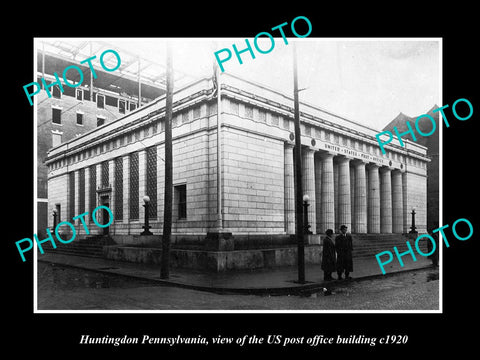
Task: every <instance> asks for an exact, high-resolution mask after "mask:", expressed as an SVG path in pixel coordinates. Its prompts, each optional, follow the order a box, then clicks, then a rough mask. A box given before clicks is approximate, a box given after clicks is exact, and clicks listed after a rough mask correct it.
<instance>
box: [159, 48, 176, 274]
mask: <svg viewBox="0 0 480 360" xmlns="http://www.w3.org/2000/svg"><path fill="white" fill-rule="evenodd" d="M166 47H167V94H166V104H165V192H164V194H165V198H164V211H163V238H162V265H161V271H160V278H162V279H168V278H169V277H170V269H169V267H170V266H169V262H170V241H171V235H172V203H173V201H172V200H173V194H172V191H173V183H172V181H173V156H172V98H173V69H172V53H171V45H170V43H168V42H167V45H166Z"/></svg>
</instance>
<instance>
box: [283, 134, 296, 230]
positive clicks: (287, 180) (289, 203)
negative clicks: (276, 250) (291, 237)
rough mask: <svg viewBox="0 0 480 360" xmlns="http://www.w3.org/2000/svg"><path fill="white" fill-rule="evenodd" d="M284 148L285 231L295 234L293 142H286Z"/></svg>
mask: <svg viewBox="0 0 480 360" xmlns="http://www.w3.org/2000/svg"><path fill="white" fill-rule="evenodd" d="M283 149H284V151H283V156H284V202H285V232H286V233H287V234H295V184H294V179H295V178H294V168H293V144H290V143H285V146H284V148H283Z"/></svg>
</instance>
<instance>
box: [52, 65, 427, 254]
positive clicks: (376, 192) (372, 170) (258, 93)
mask: <svg viewBox="0 0 480 360" xmlns="http://www.w3.org/2000/svg"><path fill="white" fill-rule="evenodd" d="M221 94H222V95H221V116H220V118H221V132H220V137H221V146H220V154H221V170H220V173H221V188H220V190H219V192H220V194H221V196H222V199H221V200H222V201H221V214H220V215H219V214H218V213H217V193H218V189H217V170H218V169H217V140H216V139H217V99H216V98H214V95H213V85H212V81H211V79H201V80H199V81H196V82H194V83H192V84H190V85H189V86H186V87H184V88H181V89H177V90H176V91H174V95H173V119H172V133H173V160H174V161H173V185H174V199H173V200H174V208H173V210H174V211H173V227H172V232H173V237H172V239H173V241H174V243H175V242H176V243H181V242H185V243H189V244H195V243H198V244H201V243H203V242H204V241H205V238H206V235H207V233H211V232H215V231H219V230H220V231H221V232H230V233H231V234H232V239H233V243H232V244H233V245H231V246H229V247H227V248H228V249H230V250H232V249H241V248H242V247H248V246H250V245H251V244H253V243H255V244H262V242H263V244H264V245H265V244H266V243H269V244H270V245H271V246H274V245H275V243H276V242H275V241H277V242H281V241H284V240H285V241H288V240H286V239H289V238H290V235H291V234H293V233H294V230H295V225H294V223H295V213H294V211H295V210H294V209H295V204H294V171H293V169H294V167H293V166H294V163H293V161H294V157H293V151H294V146H293V145H294V135H293V131H294V124H293V99H292V97H291V96H287V95H285V94H282V93H281V92H279V91H276V90H272V89H269V88H266V87H264V86H261V85H258V84H254V83H252V82H249V81H245V80H242V79H240V78H237V77H234V76H232V75H226V74H223V75H222V91H221ZM164 116H165V97H164V96H162V97H160V98H158V99H156V100H154V101H153V102H151V103H149V104H147V105H144V106H143V107H141V108H139V109H137V110H135V111H134V112H131V113H129V114H127V115H125V116H124V117H122V118H120V119H117V120H114V121H111V122H109V123H107V124H105V125H103V126H101V127H98V128H95V129H93V130H91V131H89V132H87V133H86V134H84V135H82V136H79V137H77V138H75V139H72V140H70V141H67V142H65V143H63V144H61V145H59V146H57V147H54V148H52V149H51V150H50V151H49V152H48V156H47V160H46V164H47V165H48V203H49V209H53V208H56V209H57V211H58V212H59V214H60V215H59V216H60V218H59V219H58V220H59V221H71V219H72V217H74V216H76V215H78V214H81V213H84V212H86V211H89V212H91V211H92V210H93V209H94V208H95V207H96V206H98V205H102V204H103V205H108V206H109V207H110V209H111V210H112V212H113V214H114V223H113V224H112V225H111V226H110V228H109V229H108V231H109V234H110V236H111V237H112V238H113V239H115V240H116V241H117V242H118V243H120V244H122V243H132V242H135V238H134V237H133V236H134V235H135V236H136V235H139V234H140V232H141V231H142V230H143V229H142V225H143V223H144V220H143V219H144V212H143V211H144V210H143V209H144V208H143V206H142V205H143V196H144V195H148V196H149V197H150V199H151V207H150V208H151V211H150V225H151V226H152V228H151V229H150V230H151V231H152V232H153V233H154V235H161V234H162V221H163V192H164V161H163V156H164V127H165V126H164ZM300 119H301V134H302V139H301V141H302V150H301V151H302V166H303V169H302V171H303V189H304V192H305V193H306V194H308V195H309V197H310V203H311V204H310V206H309V213H308V217H309V223H310V225H311V231H312V232H313V233H314V234H323V233H324V232H325V230H326V229H327V228H332V229H334V230H335V231H337V229H338V228H339V226H340V225H341V224H346V225H347V226H348V227H349V231H351V232H352V233H354V234H355V233H358V234H360V233H370V234H372V233H373V234H382V233H385V234H387V233H406V232H408V231H409V230H410V226H411V212H412V210H413V209H415V212H416V218H415V220H416V226H417V231H419V232H425V231H426V194H427V189H426V184H427V181H426V180H427V172H426V169H427V162H428V161H429V159H428V158H427V157H426V148H425V147H423V146H421V145H418V144H416V143H414V142H410V141H405V143H406V144H405V147H401V146H400V145H399V143H398V141H397V140H396V139H395V140H394V141H393V142H392V143H390V144H389V145H387V146H386V149H387V150H388V151H387V153H386V154H385V155H382V154H381V151H380V148H379V146H378V143H377V141H376V139H375V135H376V134H377V133H378V132H379V131H378V130H376V129H372V128H369V127H367V126H364V125H361V124H358V123H356V122H353V121H350V120H348V119H345V118H342V117H341V116H338V115H335V114H332V113H330V112H328V111H326V110H324V109H321V108H319V107H316V106H315V105H310V104H305V103H300ZM91 221H92V220H91V218H88V219H87V224H89V222H91ZM75 225H76V226H77V227H78V228H77V229H78V233H84V231H83V226H82V224H81V223H80V220H76V223H75ZM52 226H53V218H52V217H50V218H49V227H50V228H51V227H52ZM90 229H91V230H92V232H101V231H103V230H102V229H98V228H95V227H94V226H91V227H90ZM281 239H284V240H281ZM246 243H249V244H250V245H248V246H247V245H245V244H246ZM242 244H243V245H242ZM250 247H251V246H250ZM216 250H225V249H223V248H222V247H221V246H220V245H219V248H217V249H216Z"/></svg>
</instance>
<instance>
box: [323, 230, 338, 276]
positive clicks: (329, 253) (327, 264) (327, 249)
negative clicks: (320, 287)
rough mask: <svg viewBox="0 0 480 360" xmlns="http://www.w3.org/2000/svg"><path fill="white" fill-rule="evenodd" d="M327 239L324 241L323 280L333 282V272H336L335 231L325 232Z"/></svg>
mask: <svg viewBox="0 0 480 360" xmlns="http://www.w3.org/2000/svg"><path fill="white" fill-rule="evenodd" d="M325 235H326V236H325V238H324V239H323V250H322V270H323V280H325V281H331V280H333V278H332V272H334V271H335V269H336V267H335V263H336V261H335V258H336V255H335V245H334V244H333V239H332V235H333V230H332V229H328V230H327V231H325Z"/></svg>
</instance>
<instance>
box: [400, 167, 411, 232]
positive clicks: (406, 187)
mask: <svg viewBox="0 0 480 360" xmlns="http://www.w3.org/2000/svg"><path fill="white" fill-rule="evenodd" d="M402 188H403V191H402V195H403V232H404V233H407V232H409V231H410V229H409V227H410V225H411V218H412V217H411V214H410V211H412V210H411V209H409V208H408V203H409V198H408V190H409V189H410V183H409V182H408V177H407V173H406V172H403V173H402ZM409 224H410V225H409Z"/></svg>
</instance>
